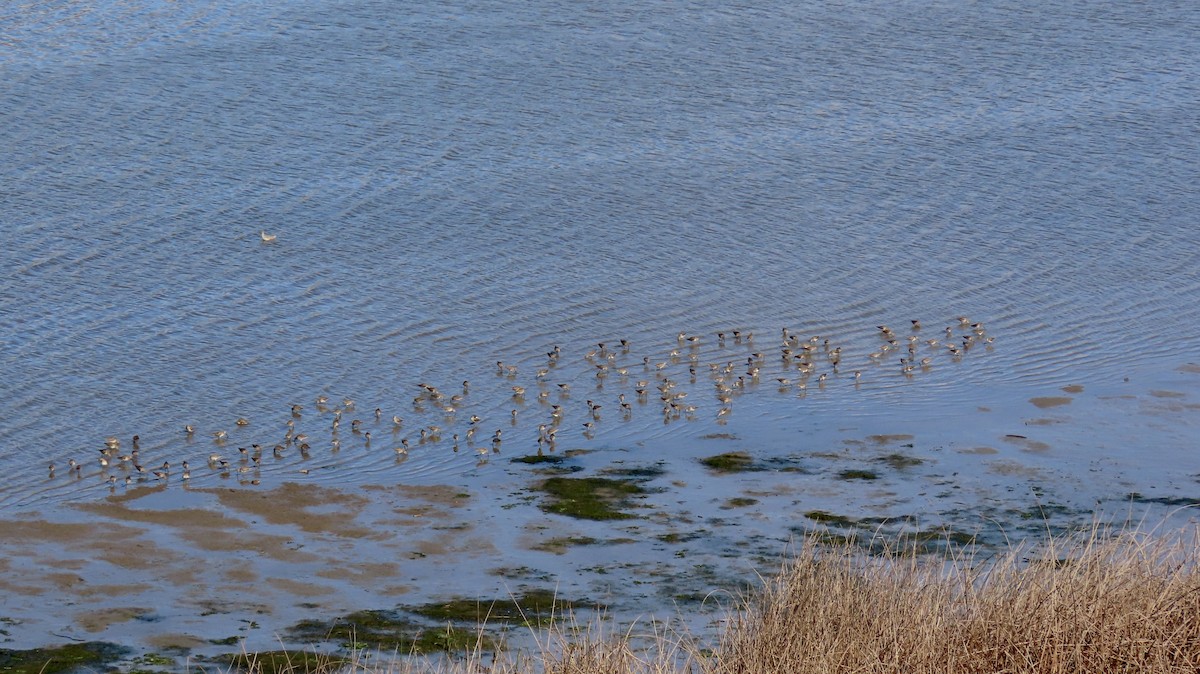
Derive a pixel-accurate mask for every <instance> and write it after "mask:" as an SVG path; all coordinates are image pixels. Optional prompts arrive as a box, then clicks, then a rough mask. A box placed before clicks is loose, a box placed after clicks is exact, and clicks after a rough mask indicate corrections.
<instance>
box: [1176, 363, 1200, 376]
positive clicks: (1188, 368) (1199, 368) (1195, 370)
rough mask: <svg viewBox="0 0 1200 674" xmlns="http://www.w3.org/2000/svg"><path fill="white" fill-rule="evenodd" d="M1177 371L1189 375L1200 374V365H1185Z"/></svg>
mask: <svg viewBox="0 0 1200 674" xmlns="http://www.w3.org/2000/svg"><path fill="white" fill-rule="evenodd" d="M1175 369H1176V370H1178V371H1180V372H1187V373H1189V374H1200V363H1184V364H1183V365H1180V366H1179V367H1177V368H1175Z"/></svg>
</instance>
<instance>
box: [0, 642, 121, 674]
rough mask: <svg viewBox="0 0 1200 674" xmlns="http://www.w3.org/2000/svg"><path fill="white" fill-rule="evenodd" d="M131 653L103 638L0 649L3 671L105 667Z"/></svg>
mask: <svg viewBox="0 0 1200 674" xmlns="http://www.w3.org/2000/svg"><path fill="white" fill-rule="evenodd" d="M128 653H129V649H127V648H124V647H122V646H118V645H116V644H110V643H107V642H103V641H87V642H83V643H78V644H66V645H64V646H54V647H47V648H31V649H29V650H9V649H6V648H0V672H4V673H5V674H54V673H55V672H70V671H75V670H79V669H83V668H85V667H86V668H88V669H97V670H98V669H102V668H104V667H103V665H104V664H106V663H111V662H115V661H117V660H119V659H121V658H122V657H125V656H126V655H127V654H128Z"/></svg>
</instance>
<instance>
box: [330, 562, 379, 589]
mask: <svg viewBox="0 0 1200 674" xmlns="http://www.w3.org/2000/svg"><path fill="white" fill-rule="evenodd" d="M398 575H400V565H399V564H393V563H388V562H382V563H375V564H343V565H340V566H334V567H330V568H326V569H321V570H320V571H318V572H317V576H318V577H320V578H329V579H332V580H346V579H347V578H353V579H354V580H355V581H370V582H371V583H372V584H373V583H375V582H376V581H380V580H391V579H394V578H395V577H396V576H398Z"/></svg>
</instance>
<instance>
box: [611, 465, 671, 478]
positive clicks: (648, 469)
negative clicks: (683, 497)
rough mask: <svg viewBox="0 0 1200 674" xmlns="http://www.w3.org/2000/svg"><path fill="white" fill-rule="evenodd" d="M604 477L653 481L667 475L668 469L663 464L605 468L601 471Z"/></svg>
mask: <svg viewBox="0 0 1200 674" xmlns="http://www.w3.org/2000/svg"><path fill="white" fill-rule="evenodd" d="M600 473H601V474H602V475H610V476H613V477H624V478H629V479H641V480H653V479H654V478H656V477H662V476H663V475H666V473H667V469H666V468H663V466H662V464H661V463H657V464H654V465H653V466H629V467H626V466H621V467H619V468H618V467H612V468H605V469H603V470H601V471H600Z"/></svg>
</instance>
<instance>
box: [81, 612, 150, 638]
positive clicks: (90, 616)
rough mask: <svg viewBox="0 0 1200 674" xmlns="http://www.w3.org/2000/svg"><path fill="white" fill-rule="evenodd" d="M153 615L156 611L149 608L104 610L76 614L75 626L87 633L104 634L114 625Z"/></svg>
mask: <svg viewBox="0 0 1200 674" xmlns="http://www.w3.org/2000/svg"><path fill="white" fill-rule="evenodd" d="M152 613H154V609H149V608H137V607H121V608H104V609H99V610H96V611H85V612H83V613H76V614H75V624H76V625H78V626H79V627H80V628H81V629H83V630H84V631H87V632H103V631H104V630H106V629H108V628H109V627H111V626H113V625H116V624H119V623H125V622H129V621H130V620H136V619H137V618H139V617H141V616H144V615H150V614H152Z"/></svg>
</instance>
